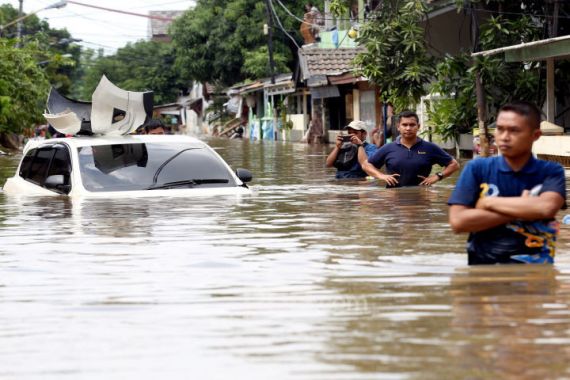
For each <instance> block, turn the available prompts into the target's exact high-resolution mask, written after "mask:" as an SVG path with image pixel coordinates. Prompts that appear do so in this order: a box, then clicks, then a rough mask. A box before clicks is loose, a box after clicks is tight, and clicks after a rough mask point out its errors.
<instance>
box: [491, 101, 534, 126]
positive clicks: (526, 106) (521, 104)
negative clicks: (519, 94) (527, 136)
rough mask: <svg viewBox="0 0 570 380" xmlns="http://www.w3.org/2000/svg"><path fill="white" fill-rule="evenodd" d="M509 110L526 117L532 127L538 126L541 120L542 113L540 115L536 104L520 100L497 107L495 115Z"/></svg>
mask: <svg viewBox="0 0 570 380" xmlns="http://www.w3.org/2000/svg"><path fill="white" fill-rule="evenodd" d="M509 111H510V112H514V113H517V114H519V115H521V116H524V117H526V118H527V119H528V121H529V122H530V125H531V127H532V128H533V129H539V128H540V121H541V120H542V115H541V114H542V112H541V111H540V109H539V108H538V107H537V106H536V104H534V103H531V102H527V101H522V100H520V101H515V102H510V103H507V104H505V105H504V106H502V107H501V108H499V112H497V116H499V114H500V113H501V112H509Z"/></svg>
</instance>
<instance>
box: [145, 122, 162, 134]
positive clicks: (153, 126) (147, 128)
mask: <svg viewBox="0 0 570 380" xmlns="http://www.w3.org/2000/svg"><path fill="white" fill-rule="evenodd" d="M161 127H162V128H164V124H163V123H162V120H160V119H150V120H149V121H148V123H146V124H145V126H144V129H145V131H146V132H147V133H148V132H149V131H152V130H153V129H156V128H161Z"/></svg>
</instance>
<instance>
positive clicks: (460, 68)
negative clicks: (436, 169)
mask: <svg viewBox="0 0 570 380" xmlns="http://www.w3.org/2000/svg"><path fill="white" fill-rule="evenodd" d="M540 33H541V25H539V24H537V23H536V21H534V20H533V19H532V18H531V17H530V16H522V17H517V18H514V19H508V18H505V17H502V16H499V17H491V18H490V19H489V20H488V21H487V22H486V23H485V24H484V25H482V27H481V39H480V43H481V49H482V50H490V49H494V48H498V47H502V46H509V45H513V44H517V43H520V42H521V39H522V41H524V42H528V41H533V40H536V39H539V38H540ZM476 71H479V72H480V74H481V79H482V82H483V86H484V89H485V98H486V99H485V100H486V103H487V105H488V109H489V111H490V112H489V114H490V115H491V117H490V120H492V119H493V118H494V116H493V115H494V114H495V113H496V110H497V109H498V108H499V107H500V106H501V105H503V104H505V103H507V102H510V101H512V100H521V99H522V100H529V101H534V102H536V103H537V104H541V103H542V96H543V95H542V94H541V93H540V92H539V91H538V89H539V88H540V83H541V76H540V65H539V64H537V63H532V64H531V63H519V62H514V63H507V62H505V60H504V57H503V56H502V55H500V54H499V55H493V56H488V57H477V59H475V60H472V59H471V58H470V55H469V54H459V55H457V56H455V57H451V56H446V57H444V58H443V59H442V60H441V62H440V63H439V64H438V65H437V67H436V70H435V79H436V80H435V82H434V83H433V85H432V92H433V93H438V94H443V95H444V96H445V97H447V98H448V99H447V100H441V101H437V102H433V103H432V109H431V110H430V112H429V117H430V119H431V121H432V126H433V127H434V128H435V131H436V132H437V133H438V134H440V135H441V136H442V137H443V138H444V139H450V138H453V137H457V135H458V133H459V132H460V131H461V132H467V131H469V130H470V129H471V128H473V127H474V126H475V125H477V104H476V94H475V73H476Z"/></svg>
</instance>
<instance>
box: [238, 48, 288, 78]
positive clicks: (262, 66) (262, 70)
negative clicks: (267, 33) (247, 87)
mask: <svg viewBox="0 0 570 380" xmlns="http://www.w3.org/2000/svg"><path fill="white" fill-rule="evenodd" d="M268 50H269V49H268V48H267V46H261V47H259V48H258V49H257V50H255V51H251V52H247V51H246V52H245V56H244V62H243V72H244V73H245V74H246V75H248V77H249V78H264V77H269V76H270V75H271V72H270V69H269V59H268V57H269V53H268ZM273 61H274V62H275V71H274V73H284V72H287V71H288V70H289V68H288V67H287V57H285V56H284V55H283V54H274V55H273Z"/></svg>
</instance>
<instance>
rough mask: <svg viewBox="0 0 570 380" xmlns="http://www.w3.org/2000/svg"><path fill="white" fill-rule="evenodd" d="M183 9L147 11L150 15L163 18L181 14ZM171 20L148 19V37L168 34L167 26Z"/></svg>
mask: <svg viewBox="0 0 570 380" xmlns="http://www.w3.org/2000/svg"><path fill="white" fill-rule="evenodd" d="M184 12H185V11H149V12H148V13H149V15H150V16H158V17H165V18H172V19H174V18H176V17H178V16H180V15H182V14H183V13H184ZM170 24H172V21H165V20H157V19H149V28H150V29H149V35H150V36H149V37H153V36H159V35H166V34H168V27H169V26H170Z"/></svg>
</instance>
